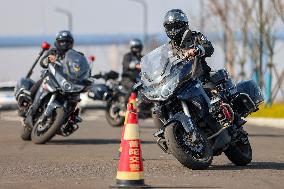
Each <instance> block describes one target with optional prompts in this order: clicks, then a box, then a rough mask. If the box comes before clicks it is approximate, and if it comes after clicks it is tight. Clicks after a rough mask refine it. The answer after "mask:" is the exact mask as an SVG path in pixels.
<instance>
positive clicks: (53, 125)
mask: <svg viewBox="0 0 284 189" xmlns="http://www.w3.org/2000/svg"><path fill="white" fill-rule="evenodd" d="M64 120H65V112H64V110H63V108H57V109H56V110H55V111H54V112H53V114H52V116H51V118H48V119H47V120H46V121H44V123H43V122H42V121H37V123H36V124H35V125H34V127H33V130H32V134H31V137H32V141H33V142H34V143H35V144H44V143H46V142H48V141H49V140H50V139H51V138H52V137H54V135H55V134H56V132H57V131H58V129H59V128H60V127H61V126H62V125H63V124H64Z"/></svg>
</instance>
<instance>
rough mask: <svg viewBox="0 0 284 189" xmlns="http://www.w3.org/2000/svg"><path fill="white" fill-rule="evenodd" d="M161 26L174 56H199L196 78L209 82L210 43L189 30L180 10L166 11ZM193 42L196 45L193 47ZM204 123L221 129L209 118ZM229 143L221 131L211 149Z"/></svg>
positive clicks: (211, 50)
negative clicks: (207, 58) (208, 59)
mask: <svg viewBox="0 0 284 189" xmlns="http://www.w3.org/2000/svg"><path fill="white" fill-rule="evenodd" d="M163 25H164V27H165V31H166V34H167V36H168V37H169V38H170V42H169V44H168V45H169V46H170V48H171V49H172V51H173V53H174V55H175V56H178V57H180V58H184V57H186V58H190V57H195V56H196V55H199V57H200V61H199V64H198V65H197V70H196V76H197V77H198V78H199V79H200V80H201V81H202V82H203V83H204V82H206V80H210V71H211V68H210V67H209V66H208V65H207V63H206V61H205V58H206V57H210V56H211V55H212V54H213V52H214V48H213V46H212V44H211V42H210V41H209V40H208V39H207V38H206V37H205V36H204V35H203V34H202V33H200V32H197V31H192V30H190V29H189V26H188V19H187V16H186V15H185V13H184V12H183V11H182V10H180V9H172V10H170V11H168V12H167V13H166V15H165V17H164V22H163ZM195 42H196V43H197V45H194V43H195ZM208 115H209V114H208ZM205 122H206V123H207V125H209V126H210V128H211V129H212V130H213V131H214V132H217V131H219V130H220V129H221V128H222V126H221V125H220V124H218V122H217V121H216V120H215V119H214V118H212V117H211V116H207V117H206V119H205ZM229 142H230V136H229V135H228V131H227V130H223V131H222V132H221V133H220V134H219V135H218V137H217V138H216V141H215V143H214V145H213V148H214V149H216V150H218V149H223V148H224V147H226V146H227V145H228V144H229Z"/></svg>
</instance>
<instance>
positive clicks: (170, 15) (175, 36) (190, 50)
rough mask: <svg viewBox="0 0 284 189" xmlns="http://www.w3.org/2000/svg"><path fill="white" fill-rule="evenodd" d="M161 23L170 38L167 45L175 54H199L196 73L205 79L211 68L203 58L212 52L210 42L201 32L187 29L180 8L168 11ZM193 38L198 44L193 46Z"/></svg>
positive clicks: (192, 55)
mask: <svg viewBox="0 0 284 189" xmlns="http://www.w3.org/2000/svg"><path fill="white" fill-rule="evenodd" d="M163 25H164V27H165V31H166V34H167V36H168V37H169V38H170V42H169V45H170V47H171V48H172V50H173V52H174V53H175V55H178V56H184V57H186V58H189V57H194V56H196V55H199V57H200V64H199V65H198V68H197V75H198V76H199V78H200V79H201V80H203V79H206V78H207V77H208V76H209V72H210V71H211V68H210V67H209V66H208V65H207V63H206V61H205V58H206V57H210V56H211V55H212V54H213V52H214V48H213V46H212V44H211V42H210V41H209V40H208V39H207V38H206V37H205V36H204V35H203V34H202V33H200V32H197V31H192V30H190V29H189V27H188V19H187V16H186V14H185V13H184V12H183V11H182V10H180V9H172V10H170V11H168V12H167V13H166V15H165V17H164V23H163ZM195 40H197V41H198V45H197V46H196V47H195V48H194V42H195Z"/></svg>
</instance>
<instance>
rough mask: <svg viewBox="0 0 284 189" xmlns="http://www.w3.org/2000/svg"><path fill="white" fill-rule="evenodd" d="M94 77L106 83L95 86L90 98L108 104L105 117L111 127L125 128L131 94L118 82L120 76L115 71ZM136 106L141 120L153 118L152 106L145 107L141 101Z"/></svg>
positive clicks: (90, 92)
mask: <svg viewBox="0 0 284 189" xmlns="http://www.w3.org/2000/svg"><path fill="white" fill-rule="evenodd" d="M92 77H94V78H95V79H103V80H105V83H104V84H94V85H93V87H92V88H91V90H90V91H89V92H88V96H89V97H90V98H92V99H93V100H102V101H105V102H106V109H105V117H106V120H107V122H108V123H109V124H110V125H111V126H113V127H121V126H123V123H124V118H125V112H126V106H127V102H128V98H127V97H128V96H129V92H128V91H126V89H125V88H124V87H123V86H122V85H121V83H120V81H119V80H118V78H119V74H118V73H117V72H115V71H109V72H106V73H104V74H102V73H99V74H97V75H94V76H92ZM132 94H134V93H132ZM136 104H137V107H138V110H139V118H141V119H147V118H151V117H152V106H145V105H144V104H142V103H140V101H137V103H136Z"/></svg>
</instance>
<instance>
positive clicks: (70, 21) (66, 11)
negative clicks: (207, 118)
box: [54, 8, 73, 31]
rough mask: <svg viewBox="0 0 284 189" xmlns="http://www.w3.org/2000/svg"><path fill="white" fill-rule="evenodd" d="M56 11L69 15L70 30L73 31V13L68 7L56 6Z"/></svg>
mask: <svg viewBox="0 0 284 189" xmlns="http://www.w3.org/2000/svg"><path fill="white" fill-rule="evenodd" d="M54 10H55V11H56V12H59V13H62V14H64V15H66V16H67V19H68V30H69V31H72V30H73V18H72V13H71V12H70V11H68V10H66V9H62V8H56V9H54Z"/></svg>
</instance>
